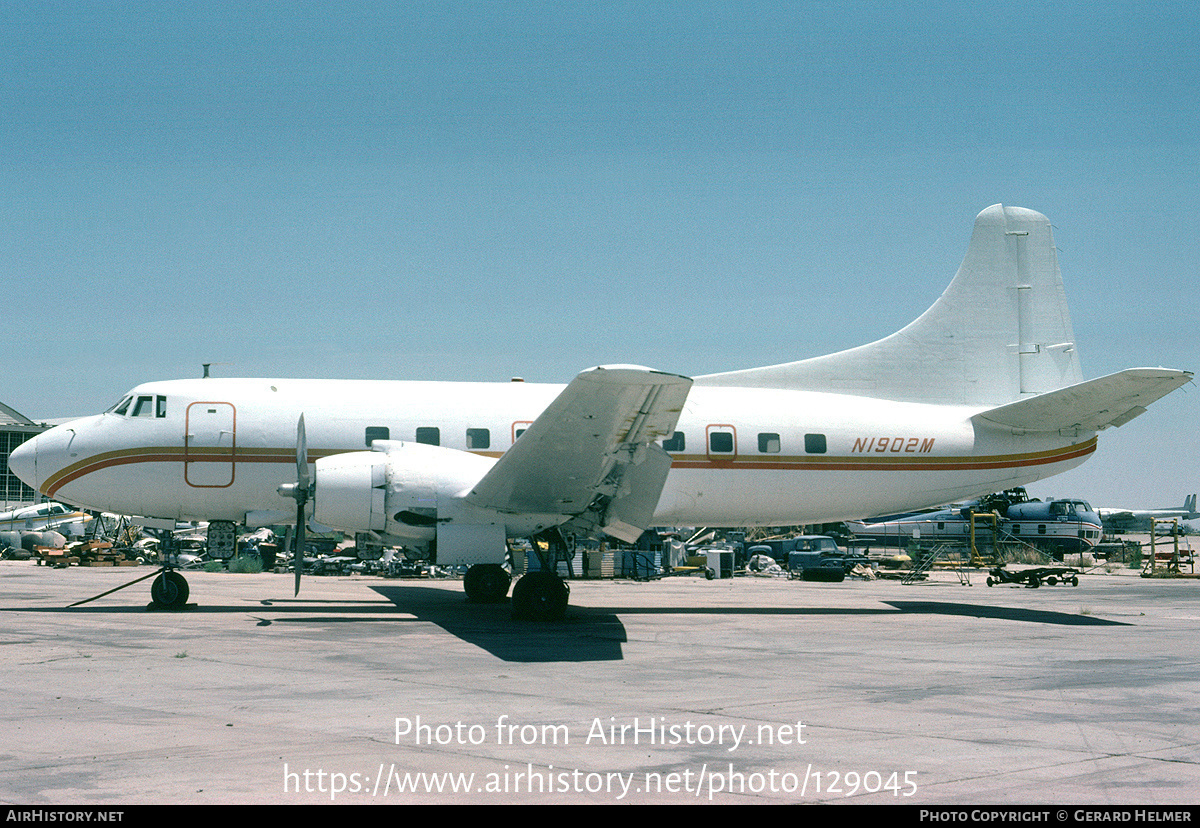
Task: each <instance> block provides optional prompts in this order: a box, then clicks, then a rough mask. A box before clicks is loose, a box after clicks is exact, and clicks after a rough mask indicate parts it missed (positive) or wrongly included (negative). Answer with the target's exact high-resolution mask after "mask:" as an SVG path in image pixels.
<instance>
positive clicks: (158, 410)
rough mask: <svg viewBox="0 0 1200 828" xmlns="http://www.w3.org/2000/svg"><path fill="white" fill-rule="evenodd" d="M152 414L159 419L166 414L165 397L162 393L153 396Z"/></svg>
mask: <svg viewBox="0 0 1200 828" xmlns="http://www.w3.org/2000/svg"><path fill="white" fill-rule="evenodd" d="M154 416H155V417H157V418H158V419H160V420H161V419H163V418H164V417H166V416H167V398H166V397H164V396H163V395H162V394H159V395H158V396H157V397H155V398H154Z"/></svg>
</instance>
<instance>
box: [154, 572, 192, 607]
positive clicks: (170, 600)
mask: <svg viewBox="0 0 1200 828" xmlns="http://www.w3.org/2000/svg"><path fill="white" fill-rule="evenodd" d="M188 592H189V590H188V582H187V578H184V577H183V576H182V575H180V574H179V573H178V572H176V571H175V570H171V571H169V572H164V573H163V574H161V575H159V576H158V577H157V578H155V579H154V580H153V581H152V582H151V583H150V600H152V601H154V603H156V604H158V605H159V606H160V607H165V608H166V609H182V608H183V606H184V605H185V604H187V599H188Z"/></svg>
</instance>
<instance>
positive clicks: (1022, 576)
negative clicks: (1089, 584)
mask: <svg viewBox="0 0 1200 828" xmlns="http://www.w3.org/2000/svg"><path fill="white" fill-rule="evenodd" d="M996 584H1024V585H1025V586H1027V587H1034V588H1036V587H1040V586H1041V585H1042V584H1045V585H1046V586H1057V585H1058V584H1063V585H1064V586H1065V585H1067V584H1070V585H1071V586H1079V570H1078V569H1072V568H1070V567H1066V566H1039V567H1035V568H1033V569H1021V570H1018V571H1015V572H1009V571H1008V570H1007V569H1005V568H1004V567H1003V566H997V567H993V568H992V569H991V570H990V571H989V573H988V579H987V585H988V586H995V585H996Z"/></svg>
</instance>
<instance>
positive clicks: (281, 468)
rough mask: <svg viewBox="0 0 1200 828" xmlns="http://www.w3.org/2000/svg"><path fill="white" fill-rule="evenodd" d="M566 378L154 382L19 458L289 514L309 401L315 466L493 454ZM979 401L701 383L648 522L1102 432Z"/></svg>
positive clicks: (101, 491) (808, 507)
mask: <svg viewBox="0 0 1200 828" xmlns="http://www.w3.org/2000/svg"><path fill="white" fill-rule="evenodd" d="M562 388H563V386H559V385H544V384H534V383H523V382H512V383H452V382H400V381H395V382H392V381H353V380H337V381H334V380H294V379H242V380H221V379H204V380H175V381H165V382H151V383H146V384H143V385H140V386H138V387H137V388H135V389H134V390H133V391H131V392H130V394H129V398H132V399H129V401H128V402H127V403H126V404H125V405H123V406H119V407H118V409H117V410H114V411H111V412H109V413H105V414H100V415H96V416H93V417H87V418H83V419H80V420H76V421H73V422H70V423H67V424H65V425H62V426H58V427H56V428H54V429H52V430H50V431H48V432H46V433H44V434H42V435H40V436H39V437H37V438H35V439H34V440H31V441H28V442H27V443H26V444H25V445H23V446H21V447H19V448H18V449H17V450H16V451H15V452H14V453H13V455H12V457H11V458H10V464H11V466H12V468H13V470H14V471H15V472H16V473H17V474H18V475H19V476H21V477H22V478H23V479H25V480H26V481H27V482H30V483H31V484H32V485H34V486H35V487H36V488H38V489H39V490H41V491H42V492H44V493H45V494H47V495H48V496H51V497H54V498H56V499H58V500H62V501H65V502H68V503H72V504H75V505H78V506H85V507H88V508H91V509H99V510H106V511H112V512H119V513H125V514H135V515H142V516H146V517H155V518H172V519H181V520H230V521H234V522H239V523H242V522H248V523H250V524H252V525H263V524H266V523H286V522H290V521H292V520H294V519H295V518H294V506H293V505H291V504H290V503H289V501H288V500H287V499H286V498H284V497H282V496H281V495H280V494H279V492H278V491H277V489H278V487H279V485H280V484H284V483H289V482H292V481H294V480H295V479H296V422H297V419H298V418H299V416H300V414H301V413H303V414H304V417H305V420H306V423H307V446H308V459H309V461H310V463H311V462H315V461H316V460H317V459H319V458H322V457H328V456H330V455H333V454H339V453H343V452H355V451H364V450H366V449H367V448H368V445H369V441H370V440H372V439H388V440H393V441H396V440H399V441H414V440H416V441H418V442H426V441H431V440H433V439H434V435H436V439H437V442H438V444H440V445H441V446H443V447H445V448H450V449H458V450H461V451H469V452H472V453H474V454H476V455H481V456H483V457H487V458H497V457H499V456H500V455H501V454H503V453H504V451H505V450H506V449H508V448H509V447H510V446H511V445H512V444H513V441H514V440H515V439H516V438H517V436H518V435H519V433H520V431H521V429H523V428H525V427H527V426H528V425H529V424H530V423H531V422H532V421H534V420H535V419H536V418H537V417H538V415H539V414H540V413H541V412H542V411H543V409H545V408H546V406H547V405H549V404H550V402H551V401H552V400H553V399H554V398H555V396H556V395H557V394H558V393H559V392H560V391H561V390H562ZM127 399H128V398H127ZM979 410H980V408H979V407H969V406H949V405H930V404H920V403H900V402H891V401H886V400H878V399H872V398H869V397H861V396H850V395H842V394H831V393H815V392H806V391H795V390H778V389H764V388H729V387H706V386H703V385H699V384H697V385H696V386H694V387H693V388H692V389H691V391H690V393H689V395H688V397H687V403H686V406H685V407H684V410H683V412H682V414H681V416H680V418H679V422H678V426H677V432H678V433H682V435H683V437H682V446H680V444H679V442H678V441H679V438H678V434H677V436H676V438H675V440H674V441H671V440H668V441H665V442H664V447H665V448H667V450H668V451H669V453H670V454H671V456H672V459H673V463H672V466H671V470H670V473H669V475H668V478H667V482H666V485H665V487H664V489H663V492H662V495H661V497H660V499H659V502H658V506H657V509H656V510H655V513H654V525H660V526H672V525H674V526H685V525H714V526H749V525H790V524H802V523H815V522H823V521H834V520H845V519H855V518H863V517H870V516H873V515H879V514H887V513H896V512H900V511H906V510H914V509H920V508H924V507H928V506H931V505H936V504H941V503H946V502H950V501H953V500H958V499H962V498H967V497H972V496H976V495H981V494H986V493H988V492H993V491H998V490H1001V489H1006V488H1011V487H1013V486H1018V485H1023V484H1026V483H1029V482H1032V481H1034V480H1038V479H1041V478H1044V477H1047V476H1050V475H1053V474H1058V473H1060V472H1063V471H1066V470H1067V469H1070V468H1073V467H1075V466H1077V465H1079V464H1080V463H1082V462H1083V461H1084V460H1085V459H1086V458H1087V457H1088V456H1089V455H1090V454H1091V453H1092V452H1093V451H1094V450H1095V436H1094V434H1092V433H1081V434H1074V435H1069V436H1061V435H1059V434H1056V433H1055V434H1026V435H1017V434H1013V433H1011V431H1009V430H1005V429H999V428H996V429H993V428H991V427H986V426H981V425H978V424H976V423H975V422H973V421H972V420H971V416H972V415H973V414H975V413H977V412H978V411H979ZM434 430H436V431H434ZM318 497H319V495H318ZM510 531H513V532H514V533H515V531H516V530H515V529H514V528H510Z"/></svg>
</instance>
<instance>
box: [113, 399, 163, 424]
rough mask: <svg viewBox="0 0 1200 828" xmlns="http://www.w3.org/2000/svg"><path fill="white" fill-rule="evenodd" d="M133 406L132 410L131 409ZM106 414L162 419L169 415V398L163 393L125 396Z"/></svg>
mask: <svg viewBox="0 0 1200 828" xmlns="http://www.w3.org/2000/svg"><path fill="white" fill-rule="evenodd" d="M131 408H132V410H131ZM105 413H106V414H116V415H118V416H121V417H125V416H129V417H154V418H157V419H162V418H164V417H166V416H167V398H166V397H165V396H163V395H162V394H158V395H151V394H142V395H139V396H136V397H135V396H133V395H130V396H128V397H123V398H122V399H121V401H120V402H119V403H117V404H116V405H114V406H113V407H112V408H110V409H108V411H107V412H105Z"/></svg>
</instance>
